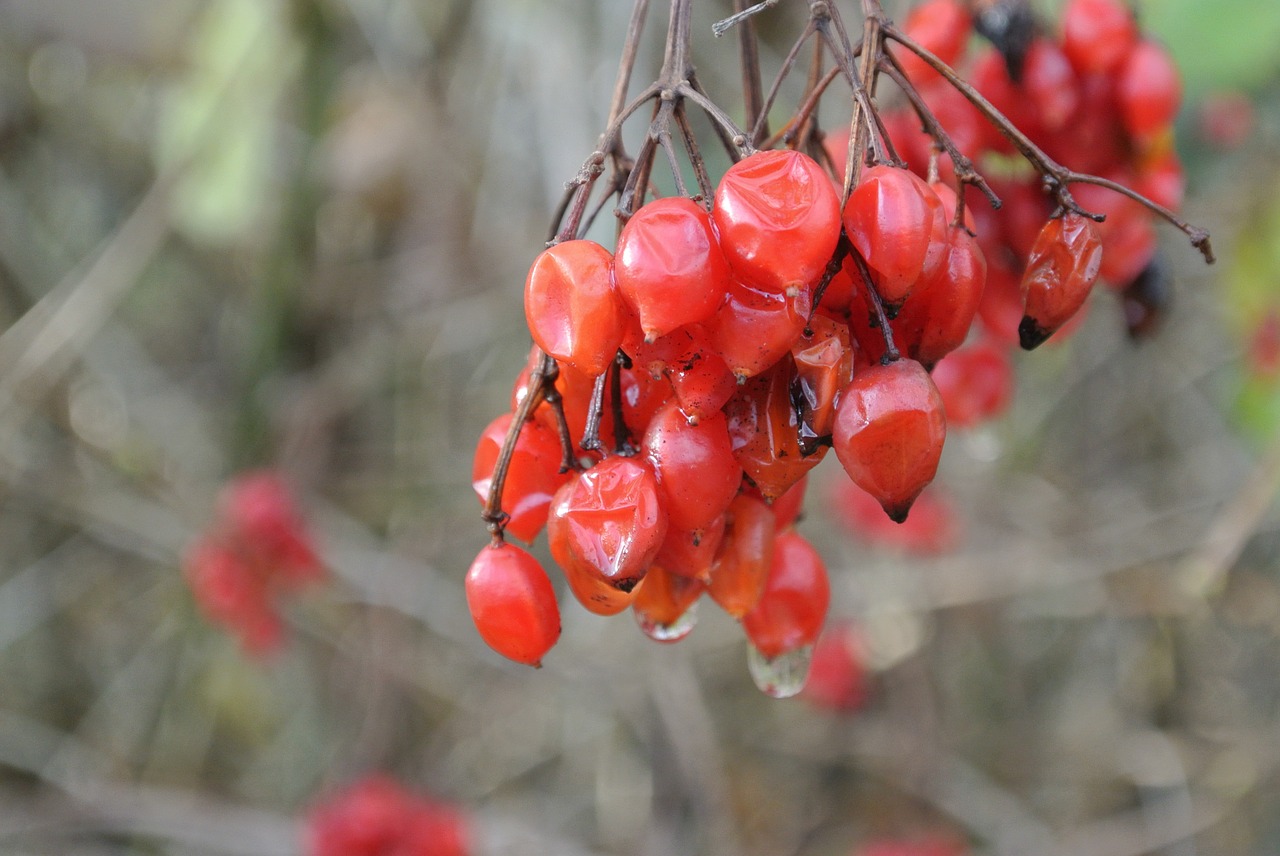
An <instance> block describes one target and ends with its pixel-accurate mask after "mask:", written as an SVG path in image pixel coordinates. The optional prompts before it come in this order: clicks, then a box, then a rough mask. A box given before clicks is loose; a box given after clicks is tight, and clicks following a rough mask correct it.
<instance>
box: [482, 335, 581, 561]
mask: <svg viewBox="0 0 1280 856" xmlns="http://www.w3.org/2000/svg"><path fill="white" fill-rule="evenodd" d="M558 373H559V369H558V368H557V367H556V361H555V360H553V359H552V358H551V357H549V356H547V355H546V354H545V353H544V352H543V351H541V350H539V351H538V359H537V362H536V363H535V364H534V366H533V369H532V370H531V371H530V372H529V383H528V385H527V386H526V387H525V396H524V399H523V400H522V401H521V402H520V404H519V405H518V406H517V407H516V412H515V414H514V416H513V417H512V419H511V427H510V428H508V429H507V436H506V437H504V438H503V440H502V449H501V450H500V451H499V452H498V460H497V461H496V462H495V464H494V468H493V480H492V481H490V482H489V496H488V497H487V498H486V500H485V504H484V508H483V509H482V510H481V511H480V518H481V519H482V520H484V522H485V524H486V525H487V526H488V527H489V534H490V535H492V536H493V543H494V545H495V546H496V545H498V544H500V543H502V541H503V534H502V531H503V529H505V528H506V525H507V520H508V519H509V515H508V514H507V513H506V512H505V511H503V510H502V489H503V487H504V486H505V485H506V482H507V471H508V470H509V469H510V468H511V456H512V455H514V454H515V451H516V443H518V442H519V440H520V432H521V431H522V430H523V429H524V424H525V423H526V422H528V421H529V419H530V418H531V417H532V416H533V411H534V409H535V408H537V406H538V405H539V404H541V403H542V402H543V401H544V400H545V401H553V400H554V402H555V404H553V405H552V406H553V407H554V408H555V410H556V414H557V416H556V423H557V427H558V428H559V429H560V443H561V446H562V447H563V449H564V460H563V462H562V463H561V469H562V470H568V469H570V468H572V467H576V466H577V462H576V461H575V460H574V458H573V443H572V442H568V440H569V428H568V424H567V423H566V422H565V419H564V410H563V409H562V408H560V407H557V406H556V405H558V404H559V401H560V394H559V393H558V392H556V389H555V382H556V376H557V374H558ZM548 391H550V392H548Z"/></svg>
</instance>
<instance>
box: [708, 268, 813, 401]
mask: <svg viewBox="0 0 1280 856" xmlns="http://www.w3.org/2000/svg"><path fill="white" fill-rule="evenodd" d="M810 298H811V295H810V293H809V291H808V289H804V290H802V291H800V292H798V293H797V294H795V295H794V296H791V295H785V294H774V293H771V292H766V291H756V290H755V289H752V288H748V287H747V286H745V285H742V284H740V283H733V284H732V285H731V286H730V287H729V292H728V299H727V300H725V302H724V305H722V306H721V307H720V311H719V312H717V313H716V317H715V318H713V319H712V320H711V322H710V323H709V324H708V325H707V326H708V327H709V329H710V330H711V334H712V336H713V337H714V340H715V346H716V350H717V351H718V352H719V353H720V356H721V357H722V358H723V359H724V362H725V364H726V365H727V366H728V367H729V368H730V369H731V370H732V371H733V373H734V374H735V375H737V376H738V377H739V378H746V377H755V376H756V375H758V374H760V373H761V372H764V371H767V370H768V369H769V368H770V367H771V366H773V365H774V364H775V363H777V362H778V360H779V358H781V357H782V355H783V354H785V353H786V352H787V351H789V350H791V344H792V343H793V342H794V341H795V340H796V337H797V336H799V335H800V333H801V331H802V330H804V325H805V321H806V320H807V319H808V317H809V311H810V309H811V307H812V302H811V299H810Z"/></svg>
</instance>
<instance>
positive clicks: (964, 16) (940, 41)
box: [893, 0, 973, 86]
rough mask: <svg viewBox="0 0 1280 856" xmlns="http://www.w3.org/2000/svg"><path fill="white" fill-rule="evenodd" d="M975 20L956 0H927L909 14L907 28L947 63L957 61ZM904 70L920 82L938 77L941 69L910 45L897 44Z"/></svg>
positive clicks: (925, 46) (896, 49) (916, 40)
mask: <svg viewBox="0 0 1280 856" xmlns="http://www.w3.org/2000/svg"><path fill="white" fill-rule="evenodd" d="M972 26H973V21H972V19H971V18H970V16H969V12H968V10H967V9H965V7H964V6H963V5H962V4H960V3H958V2H956V0H925V2H924V3H921V4H920V5H918V6H916V7H915V8H914V9H912V10H911V11H910V12H909V13H908V14H907V19H906V21H905V22H904V23H903V25H902V29H903V31H904V32H905V33H906V34H907V35H908V36H910V37H911V38H912V39H913V40H914V41H915V42H916V43H918V44H919V45H921V46H922V47H924V48H925V49H926V50H928V51H929V52H930V53H933V54H935V55H936V56H937V57H938V59H940V60H942V61H943V62H945V63H946V64H947V65H955V62H956V60H957V59H959V58H960V55H961V53H963V52H964V48H965V45H966V44H967V43H968V41H969V31H970V29H971V28H972ZM893 55H894V56H895V57H897V59H898V63H899V64H900V65H901V66H902V70H903V71H905V72H906V73H907V76H908V77H909V78H911V80H912V82H913V83H915V84H916V85H917V86H919V85H920V84H921V83H928V82H931V81H934V80H936V79H938V73H937V72H936V71H934V70H933V69H932V68H930V67H929V65H928V64H926V63H925V61H924V60H922V59H920V57H918V56H916V55H915V54H914V53H912V52H911V51H908V50H907V49H906V48H899V47H897V46H896V45H895V46H894V48H893Z"/></svg>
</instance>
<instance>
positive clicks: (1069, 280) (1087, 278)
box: [1018, 211, 1102, 351]
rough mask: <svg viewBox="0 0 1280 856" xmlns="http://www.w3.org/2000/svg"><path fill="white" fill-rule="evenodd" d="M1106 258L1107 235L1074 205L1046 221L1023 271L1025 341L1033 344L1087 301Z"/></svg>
mask: <svg viewBox="0 0 1280 856" xmlns="http://www.w3.org/2000/svg"><path fill="white" fill-rule="evenodd" d="M1101 264H1102V240H1101V238H1099V237H1098V230H1097V228H1096V227H1095V226H1094V224H1093V221H1092V220H1090V219H1088V218H1087V217H1082V216H1080V215H1079V214H1076V213H1075V212H1073V211H1068V212H1067V213H1066V214H1064V215H1062V216H1061V217H1055V218H1053V219H1051V220H1050V221H1049V222H1048V223H1046V224H1045V225H1044V228H1043V229H1041V230H1040V235H1039V237H1037V238H1036V243H1035V246H1033V247H1032V248H1031V255H1030V256H1029V257H1028V259H1027V270H1026V272H1025V273H1024V274H1023V275H1022V294H1023V299H1024V313H1023V317H1022V323H1021V324H1019V325H1018V338H1019V340H1020V341H1021V343H1022V347H1023V348H1025V349H1026V350H1028V351H1029V350H1031V349H1032V348H1035V347H1037V346H1038V345H1040V344H1041V343H1042V342H1044V340H1045V339H1047V338H1049V337H1050V336H1051V335H1053V333H1054V331H1055V330H1057V329H1058V328H1060V327H1061V326H1062V325H1063V324H1065V323H1066V322H1067V321H1068V320H1070V318H1071V316H1073V315H1075V314H1076V312H1077V311H1078V310H1079V309H1080V307H1081V306H1083V305H1084V302H1085V299H1086V298H1088V296H1089V292H1090V291H1091V290H1092V289H1093V283H1094V282H1095V281H1096V280H1097V278H1098V268H1099V266H1100V265H1101Z"/></svg>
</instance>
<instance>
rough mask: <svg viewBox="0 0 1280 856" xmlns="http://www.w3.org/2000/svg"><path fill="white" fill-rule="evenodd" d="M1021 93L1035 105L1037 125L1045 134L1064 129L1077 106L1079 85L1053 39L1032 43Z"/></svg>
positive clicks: (1025, 65) (1025, 66)
mask: <svg viewBox="0 0 1280 856" xmlns="http://www.w3.org/2000/svg"><path fill="white" fill-rule="evenodd" d="M1022 89H1023V91H1024V92H1025V93H1026V94H1027V95H1028V96H1029V97H1030V99H1031V102H1032V103H1033V104H1034V105H1035V110H1036V114H1037V115H1036V118H1037V120H1038V124H1039V125H1040V126H1041V127H1042V128H1043V129H1044V130H1045V131H1048V132H1055V131H1059V130H1061V129H1062V128H1063V127H1065V126H1066V124H1067V122H1069V121H1070V120H1071V119H1072V118H1074V117H1075V114H1076V110H1077V109H1078V108H1079V106H1080V84H1079V83H1078V82H1077V80H1076V73H1075V71H1074V70H1073V69H1072V68H1071V61H1070V60H1068V59H1067V55H1066V54H1065V53H1063V51H1062V49H1061V48H1060V47H1058V45H1057V43H1056V42H1054V41H1053V40H1052V39H1046V38H1039V39H1036V40H1035V41H1034V42H1032V43H1031V47H1030V48H1028V50H1027V57H1026V61H1025V63H1024V65H1023V68H1022Z"/></svg>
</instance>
